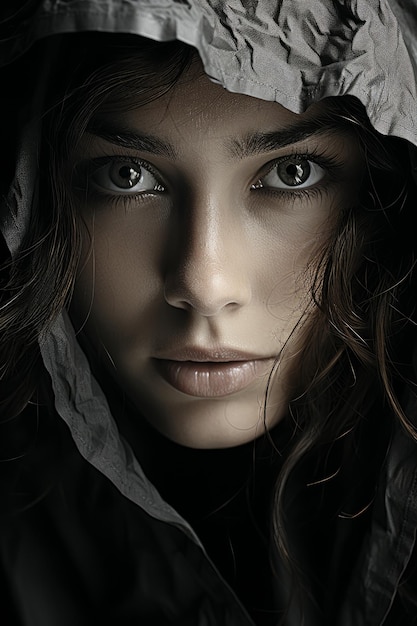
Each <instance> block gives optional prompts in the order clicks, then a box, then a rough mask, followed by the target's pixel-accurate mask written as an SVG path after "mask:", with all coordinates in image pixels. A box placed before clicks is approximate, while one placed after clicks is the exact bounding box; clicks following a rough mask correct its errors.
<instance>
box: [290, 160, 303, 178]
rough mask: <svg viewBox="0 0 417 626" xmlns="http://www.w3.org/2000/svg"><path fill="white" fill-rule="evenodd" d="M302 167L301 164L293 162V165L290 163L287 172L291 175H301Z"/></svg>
mask: <svg viewBox="0 0 417 626" xmlns="http://www.w3.org/2000/svg"><path fill="white" fill-rule="evenodd" d="M300 169H301V167H300V166H299V165H294V164H293V163H292V164H291V165H288V167H287V174H288V175H289V176H296V175H297V174H298V175H299V170H300Z"/></svg>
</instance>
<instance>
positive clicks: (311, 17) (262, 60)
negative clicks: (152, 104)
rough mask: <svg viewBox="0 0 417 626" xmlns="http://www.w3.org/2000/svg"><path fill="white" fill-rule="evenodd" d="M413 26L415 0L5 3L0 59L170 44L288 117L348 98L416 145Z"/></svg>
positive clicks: (416, 23) (386, 130) (381, 127)
mask: <svg viewBox="0 0 417 626" xmlns="http://www.w3.org/2000/svg"><path fill="white" fill-rule="evenodd" d="M2 14H3V18H2ZM1 18H2V19H1ZM416 29H417V2H416V1H415V0H410V1H409V2H407V3H406V6H405V4H404V3H403V2H399V1H397V0H347V1H345V0H337V1H336V2H332V1H330V0H315V2H314V3H306V2H304V0H294V1H292V2H282V1H280V2H277V1H276V0H232V1H231V2H225V1H224V0H161V1H158V2H154V1H153V0H43V1H42V2H39V1H38V2H37V1H35V2H27V1H26V2H22V1H20V2H13V1H11V0H9V1H8V2H4V3H2V8H1V9H0V63H1V64H8V63H11V62H12V61H13V60H15V59H16V58H18V57H19V56H20V55H21V54H22V53H23V52H25V51H26V50H27V49H28V48H30V46H31V45H32V44H33V43H34V42H35V41H37V40H39V39H43V38H45V37H48V36H50V35H53V34H60V33H61V34H62V33H71V32H82V31H100V32H110V33H131V34H132V33H133V34H136V35H141V36H143V37H148V38H150V39H155V40H158V41H166V40H172V39H178V40H181V41H183V42H185V43H188V44H190V45H192V46H194V47H195V48H197V50H198V52H199V54H200V57H201V59H202V61H203V64H204V68H205V71H206V73H207V74H208V75H209V76H210V77H211V78H212V79H213V80H215V81H217V82H219V83H221V84H222V85H223V86H224V87H225V88H226V89H228V90H229V91H232V92H237V93H242V94H247V95H250V96H254V97H256V98H262V99H264V100H272V101H277V102H279V103H280V104H282V105H283V106H285V107H286V108H288V109H290V110H291V111H294V112H301V111H303V110H305V109H306V108H307V107H308V106H309V105H310V104H311V103H312V102H314V101H317V100H320V99H321V98H324V97H326V96H338V95H345V94H350V95H353V96H356V97H357V98H359V100H361V102H362V103H363V104H364V105H365V107H366V109H367V112H368V115H369V118H370V120H371V122H372V123H373V125H374V126H375V128H376V129H377V130H378V131H379V132H381V133H383V134H394V135H398V136H399V137H403V138H405V139H407V140H409V141H411V142H413V143H416V137H417V129H416V122H415V116H414V110H415V99H416V77H415V69H416V67H417V44H416V43H415V35H414V34H415V32H416Z"/></svg>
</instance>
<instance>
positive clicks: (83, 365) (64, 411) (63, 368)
mask: <svg viewBox="0 0 417 626" xmlns="http://www.w3.org/2000/svg"><path fill="white" fill-rule="evenodd" d="M40 347H41V353H42V358H43V361H44V363H45V367H46V369H47V370H48V372H49V374H50V376H51V380H52V385H53V390H54V394H55V398H56V402H55V406H56V409H57V411H58V414H59V415H61V417H62V418H63V419H64V421H65V422H66V423H67V425H68V427H69V428H70V430H71V433H72V436H73V439H74V441H75V443H76V445H77V447H78V449H79V451H80V453H81V455H82V456H83V457H84V458H85V459H86V460H87V461H89V462H90V463H91V465H93V466H94V467H95V468H96V469H98V470H99V471H100V472H102V473H103V474H104V475H105V476H107V478H109V479H110V480H111V481H112V483H113V484H114V485H116V487H118V488H119V490H120V491H121V493H122V494H123V495H124V496H126V497H127V498H129V499H130V500H132V501H133V502H135V503H136V504H138V505H139V506H141V507H142V508H143V509H145V511H146V512H147V513H149V514H150V515H152V516H153V517H156V518H157V519H160V520H161V521H164V522H168V523H171V524H174V525H175V526H178V527H180V528H181V529H182V530H184V532H186V533H187V534H188V535H189V537H190V538H192V539H193V540H194V541H195V542H196V543H200V542H199V540H198V539H197V537H196V535H195V533H194V531H193V530H192V529H191V527H190V526H189V524H187V523H186V522H185V521H184V520H183V519H182V518H181V517H180V516H179V515H178V514H177V513H176V512H175V511H174V510H173V509H172V508H171V507H170V506H169V505H168V504H167V503H166V502H164V501H163V500H162V499H161V497H160V495H159V493H158V492H157V491H156V489H155V488H154V487H153V485H152V484H151V483H150V482H149V481H148V480H147V478H146V476H145V474H144V473H143V471H142V469H141V467H140V465H139V463H138V461H137V460H136V458H135V456H134V454H133V452H132V449H131V447H130V446H129V444H128V443H127V441H125V440H124V439H123V438H122V437H121V436H120V434H119V431H118V429H117V426H116V423H115V421H114V419H113V417H112V416H111V413H110V409H109V406H108V403H107V400H106V398H105V396H104V394H103V392H102V391H101V389H100V388H99V386H98V384H97V382H96V381H95V379H94V377H93V375H92V374H91V371H90V367H89V364H88V361H87V359H86V357H85V355H84V353H83V352H82V350H81V348H80V346H79V345H78V342H77V340H76V337H75V334H74V330H73V328H72V324H71V322H70V320H69V318H68V316H67V315H66V314H65V313H64V314H63V315H60V316H59V317H58V319H57V320H56V322H55V324H54V326H53V328H52V329H51V330H50V332H49V333H48V336H47V337H46V339H45V340H44V341H41V342H40Z"/></svg>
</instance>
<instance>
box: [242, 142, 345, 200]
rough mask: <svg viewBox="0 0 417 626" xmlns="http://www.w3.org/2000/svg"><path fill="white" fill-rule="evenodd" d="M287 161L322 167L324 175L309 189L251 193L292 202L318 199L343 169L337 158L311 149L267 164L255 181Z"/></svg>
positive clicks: (283, 189)
mask: <svg viewBox="0 0 417 626" xmlns="http://www.w3.org/2000/svg"><path fill="white" fill-rule="evenodd" d="M289 159H300V160H302V159H304V160H306V161H310V162H312V163H315V164H317V165H319V166H320V167H322V168H323V170H324V171H325V172H326V174H325V176H324V177H323V179H322V180H320V181H319V182H318V183H317V184H313V185H312V186H311V187H303V188H300V189H298V188H297V187H294V188H291V189H285V188H281V189H279V188H276V189H274V188H272V187H259V188H257V189H253V191H256V192H257V193H262V194H264V195H269V196H273V197H277V196H279V197H281V198H282V197H286V198H289V199H292V200H294V199H298V198H309V199H314V198H315V197H319V198H320V197H322V195H323V193H324V192H325V191H326V187H327V183H328V182H329V180H330V181H331V180H337V173H338V172H339V171H340V170H341V169H342V167H343V163H341V162H340V160H339V159H338V158H337V157H335V156H330V155H328V154H325V153H323V152H320V151H319V150H318V149H313V150H310V151H307V152H292V153H291V154H286V155H285V156H282V157H279V158H278V159H274V160H273V161H270V162H269V163H267V164H266V165H265V166H264V167H263V168H262V170H261V172H260V173H259V175H258V176H257V180H260V179H261V178H263V177H265V176H267V175H268V174H269V173H270V172H272V170H273V169H274V167H276V166H277V165H279V164H280V163H284V162H285V161H287V160H289Z"/></svg>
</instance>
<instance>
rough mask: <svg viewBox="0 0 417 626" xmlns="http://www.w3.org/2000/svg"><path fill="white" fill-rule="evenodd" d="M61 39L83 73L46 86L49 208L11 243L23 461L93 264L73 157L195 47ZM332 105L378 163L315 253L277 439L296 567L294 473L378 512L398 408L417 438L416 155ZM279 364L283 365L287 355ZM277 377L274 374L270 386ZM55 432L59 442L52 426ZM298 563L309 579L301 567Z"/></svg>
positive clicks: (172, 75)
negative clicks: (65, 318)
mask: <svg viewBox="0 0 417 626" xmlns="http://www.w3.org/2000/svg"><path fill="white" fill-rule="evenodd" d="M74 41H75V42H76V44H75V45H74V43H73V42H74ZM43 45H46V44H40V48H42V46H43ZM53 45H56V46H58V52H59V54H55V55H54V57H55V58H57V59H62V58H65V57H66V58H71V73H70V76H68V74H67V72H66V71H62V68H60V67H59V65H56V66H55V67H52V68H51V74H52V75H53V77H54V80H53V81H50V82H49V85H50V87H49V91H47V93H46V94H45V95H44V97H45V100H44V107H43V108H44V113H43V143H42V147H41V153H40V163H41V171H40V181H39V196H38V202H37V206H36V210H34V211H33V214H32V216H31V224H30V228H29V231H28V235H27V237H26V238H25V241H24V242H23V244H22V247H21V249H20V252H19V254H18V256H17V257H16V258H15V259H14V260H13V262H11V260H10V258H9V256H8V253H7V250H6V249H4V250H3V259H4V262H3V264H2V270H1V286H2V289H1V306H0V330H1V359H2V360H1V363H0V367H1V370H0V371H1V373H2V378H1V381H0V393H1V397H0V403H1V404H0V406H1V415H2V428H6V429H7V434H6V436H5V437H3V440H4V441H6V444H4V445H3V448H4V449H3V451H2V453H3V456H4V458H13V457H14V456H22V455H23V453H24V451H25V450H27V448H28V446H30V445H32V444H30V442H33V441H34V439H35V438H36V433H37V432H38V426H39V414H40V412H42V411H43V409H42V407H43V406H45V407H46V410H45V412H46V413H48V414H49V415H50V416H52V417H51V422H52V421H53V416H54V408H53V406H52V401H51V398H52V391H51V389H50V383H49V379H48V377H47V375H46V372H45V371H44V370H43V367H42V365H41V362H40V357H39V349H38V338H39V336H40V335H41V334H42V333H44V332H47V330H48V328H49V327H50V324H51V323H52V322H53V320H54V319H55V317H56V315H57V314H58V312H59V311H60V310H61V309H62V307H64V306H66V305H68V304H69V302H70V300H71V294H72V289H73V285H74V280H75V274H76V269H77V266H78V263H79V261H80V254H81V244H80V234H79V233H80V220H81V218H80V216H79V215H78V213H77V207H76V206H74V203H73V201H72V198H71V194H70V193H69V191H68V188H69V184H68V183H69V177H70V168H68V163H69V161H70V155H71V152H72V151H73V150H74V147H75V146H76V145H77V142H78V141H79V140H80V138H81V136H82V134H83V132H84V131H85V129H86V128H87V126H88V123H89V121H90V120H91V118H92V116H93V115H94V114H95V113H96V112H97V111H98V110H99V109H100V111H103V110H106V109H107V110H113V109H114V107H117V108H118V109H119V110H120V108H121V106H122V105H121V103H122V102H123V103H125V104H123V106H126V108H129V107H133V106H134V105H138V104H144V103H147V102H152V101H153V100H155V99H157V98H158V97H160V96H161V95H162V94H165V93H167V92H168V91H169V90H170V89H172V88H173V86H174V85H175V84H176V82H177V81H178V79H179V77H180V76H181V75H182V74H183V72H184V71H185V69H186V68H187V67H189V65H190V64H191V63H192V61H193V58H194V56H195V52H194V51H193V49H191V48H190V47H188V46H187V45H185V44H182V43H179V42H167V43H156V42H150V41H142V40H141V45H140V47H139V46H138V37H135V36H132V37H130V36H127V35H124V36H121V37H120V36H117V35H111V36H109V35H102V34H92V33H87V34H85V35H82V34H81V35H77V36H75V35H71V36H69V37H67V36H61V37H60V38H58V39H57V40H56V43H54V44H53ZM46 48H48V46H46ZM69 50H71V56H69ZM40 53H41V54H43V53H44V51H42V50H41V52H40ZM329 104H330V106H329V111H328V118H329V125H331V124H333V125H334V126H335V127H336V128H342V127H344V128H346V127H348V128H349V129H351V130H352V131H353V132H355V133H357V136H358V140H359V143H360V145H361V149H362V151H363V155H364V159H365V163H366V168H367V169H366V172H365V173H364V183H363V187H362V191H361V194H360V200H359V202H358V203H357V204H356V205H355V206H352V207H347V208H346V209H345V210H344V211H342V212H341V215H340V218H339V221H338V223H337V225H336V226H335V228H334V231H333V233H332V237H331V238H330V239H329V241H328V242H327V244H326V246H325V247H324V248H323V249H322V250H321V252H320V258H319V259H317V258H316V259H315V261H314V262H315V266H318V269H317V270H316V272H315V280H314V281H313V284H312V292H311V295H312V299H313V301H314V303H315V313H314V323H312V324H310V327H309V340H308V343H307V344H306V345H305V347H304V348H303V350H302V355H301V358H300V364H301V365H300V368H299V370H298V371H297V388H296V391H295V393H294V395H293V398H292V400H291V402H290V406H289V417H288V420H287V421H288V429H289V436H288V440H287V442H286V447H285V450H284V449H283V447H282V444H281V442H278V441H273V445H274V446H275V447H276V448H278V449H279V453H280V454H283V456H284V457H285V462H284V465H283V468H282V469H281V471H280V472H279V475H278V477H277V484H276V490H275V505H274V507H273V532H274V537H275V541H276V543H277V545H278V547H279V551H280V553H281V554H282V555H283V556H284V559H285V557H288V558H287V562H288V563H292V564H293V565H294V564H295V563H296V562H297V561H296V558H297V555H296V554H295V556H294V547H293V546H292V543H291V537H290V533H289V531H288V526H289V522H288V518H287V511H288V498H289V495H288V494H290V493H291V489H290V488H289V485H290V483H291V480H292V479H293V477H294V476H295V475H298V476H299V475H300V472H303V476H304V477H305V476H307V475H308V480H306V479H305V478H303V482H304V485H306V488H307V485H308V486H309V487H308V488H309V489H310V491H309V493H311V490H314V489H318V491H317V492H316V495H315V496H314V497H313V501H314V503H315V504H314V506H317V507H320V506H321V504H320V503H321V502H322V499H321V498H322V496H323V491H322V485H325V487H326V488H327V487H328V486H330V487H329V488H331V489H333V491H332V494H333V496H334V497H333V496H332V511H331V513H329V515H330V516H333V517H334V516H340V515H343V514H346V515H348V516H349V515H351V516H355V515H356V513H360V512H361V511H362V510H366V508H367V504H368V501H369V498H371V497H372V490H373V488H374V485H375V477H376V475H377V473H378V470H379V468H380V465H381V462H382V457H383V454H384V452H385V450H386V446H387V441H388V439H389V433H390V428H391V422H392V417H391V416H392V415H394V416H395V418H396V419H397V420H398V422H399V423H400V424H401V425H402V427H403V428H405V430H406V431H407V432H408V433H409V435H410V436H412V437H413V438H415V439H417V436H416V431H415V427H414V425H413V424H412V423H410V421H409V420H408V419H407V417H406V415H405V413H404V411H403V409H402V405H401V398H400V397H399V392H398V389H399V388H400V385H401V384H402V383H403V381H404V380H408V379H409V378H410V376H411V374H410V372H409V365H408V364H409V362H410V355H409V354H408V350H409V344H410V337H411V335H413V334H414V333H415V311H414V306H415V305H414V298H413V297H412V294H413V290H415V287H416V276H415V243H414V241H413V227H412V210H411V208H412V207H413V206H414V205H415V204H416V193H415V186H414V182H413V180H412V174H411V170H410V165H409V155H408V150H407V147H406V146H405V144H404V142H402V141H401V140H398V139H395V138H385V137H382V136H380V135H379V134H378V133H377V132H376V131H375V130H374V129H373V128H372V126H371V124H370V123H369V121H368V119H367V116H366V114H365V111H364V108H363V106H362V105H361V104H360V103H359V102H358V101H357V100H356V99H354V98H350V97H343V98H333V99H329ZM414 292H415V291H414ZM276 369H277V371H278V372H279V363H277V368H276ZM273 378H274V373H273V374H272V375H271V379H270V385H272V384H273ZM34 407H35V408H34ZM34 413H35V417H34ZM370 416H372V417H370ZM378 419H379V420H380V421H379V423H375V420H378ZM48 423H49V422H48ZM377 431H378V433H379V434H378V436H380V437H381V441H382V445H381V446H380V447H378V446H377V447H376V448H377V450H378V451H377V452H375V454H374V455H370V456H367V458H366V459H365V460H364V459H360V463H362V462H363V463H366V464H368V465H367V467H370V468H371V469H370V471H369V472H368V474H369V476H370V478H369V481H368V482H369V484H368V485H367V488H366V489H361V490H360V494H359V497H357V494H356V495H355V488H356V486H357V484H358V475H359V469H358V468H360V467H362V466H361V465H360V463H359V461H358V459H359V456H358V449H359V442H360V441H361V440H362V439H363V438H365V439H366V438H369V436H370V433H374V434H375V433H376V432H377ZM16 433H17V434H16ZM21 433H23V435H22V434H21ZM25 433H26V435H25ZM27 433H29V435H28V434H27ZM30 433H31V434H30ZM44 437H45V440H47V439H48V437H49V440H50V442H51V446H52V444H53V436H52V435H51V434H50V432H49V430H48V428H45V429H44ZM271 437H273V435H271ZM16 442H17V443H16ZM28 442H29V443H28ZM381 450H382V452H381ZM327 479H329V480H327ZM334 485H335V486H336V487H334ZM349 507H350V508H349ZM313 508H314V507H313ZM294 567H295V566H294ZM300 569H302V568H300ZM294 571H296V576H297V577H298V574H299V573H300V572H299V570H298V569H296V570H294Z"/></svg>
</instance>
